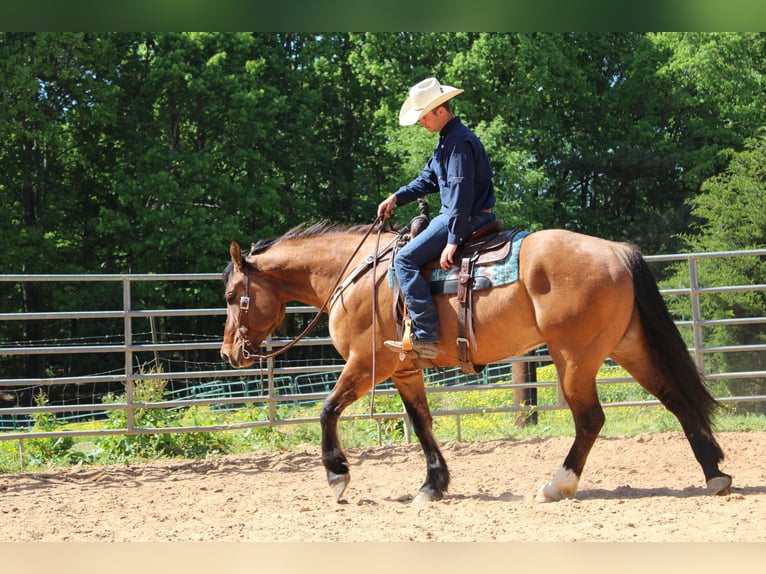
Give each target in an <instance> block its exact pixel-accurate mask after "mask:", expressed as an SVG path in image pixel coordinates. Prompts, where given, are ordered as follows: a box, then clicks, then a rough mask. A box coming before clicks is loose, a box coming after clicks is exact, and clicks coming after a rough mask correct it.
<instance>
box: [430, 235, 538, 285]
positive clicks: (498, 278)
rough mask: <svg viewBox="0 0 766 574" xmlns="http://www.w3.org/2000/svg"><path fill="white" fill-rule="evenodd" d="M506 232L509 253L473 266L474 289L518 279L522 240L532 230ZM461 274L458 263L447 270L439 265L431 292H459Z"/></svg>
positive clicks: (433, 274)
mask: <svg viewBox="0 0 766 574" xmlns="http://www.w3.org/2000/svg"><path fill="white" fill-rule="evenodd" d="M505 233H506V234H508V235H509V237H510V241H511V248H510V250H509V253H508V255H507V256H506V257H505V258H504V259H502V260H500V261H496V262H493V263H491V264H482V263H478V264H476V265H475V266H474V268H473V285H472V287H471V288H472V289H474V290H480V289H489V288H490V287H499V286H501V285H507V284H508V283H513V282H514V281H517V280H518V278H519V251H520V249H521V242H522V241H523V240H524V238H525V237H526V236H527V235H529V234H530V232H529V231H508V232H505ZM459 274H460V267H458V266H457V265H453V266H452V267H450V268H448V269H446V270H442V269H441V268H439V267H437V268H436V269H433V270H432V271H431V276H430V283H431V293H433V294H434V295H437V294H452V293H457V287H458V275H459Z"/></svg>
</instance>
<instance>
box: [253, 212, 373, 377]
mask: <svg viewBox="0 0 766 574" xmlns="http://www.w3.org/2000/svg"><path fill="white" fill-rule="evenodd" d="M379 221H380V217H376V218H375V221H373V222H372V225H371V226H370V228H369V229H368V230H367V232H366V233H365V234H364V237H362V240H361V241H360V242H359V245H357V247H356V249H355V250H354V252H353V253H352V254H351V257H349V259H348V261H347V262H346V265H345V266H344V267H343V269H342V270H341V272H340V274H339V275H338V279H337V280H336V281H335V285H334V286H333V288H332V289H331V290H330V294H329V295H328V296H327V299H325V302H324V303H322V306H321V307H319V310H318V311H317V314H316V315H315V316H314V318H313V319H312V320H311V323H309V324H308V325H307V326H306V328H305V329H304V330H303V332H302V333H301V334H300V335H298V336H297V337H296V338H295V339H293V340H292V341H290V342H289V343H287V344H286V345H284V346H283V347H280V348H279V349H277V350H276V351H272V352H271V353H266V354H265V355H261V354H259V353H257V352H253V353H251V352H250V351H248V350H247V348H248V347H250V348H251V349H253V351H255V345H253V343H252V341H250V339H249V338H248V336H247V327H246V326H245V325H244V323H243V321H242V319H244V317H245V316H246V315H247V312H248V310H249V309H250V297H249V296H248V295H247V293H249V291H248V273H247V267H246V266H244V265H243V266H242V275H243V288H244V293H245V294H244V295H243V296H242V297H241V298H240V300H239V313H240V316H239V320H238V323H239V329H238V330H239V333H240V335H241V336H242V355H243V356H244V357H245V358H246V359H258V360H260V361H263V360H266V359H273V358H274V357H278V356H279V355H281V354H282V353H285V352H286V351H288V350H289V349H291V348H292V347H294V346H295V345H296V344H297V343H298V341H300V340H301V339H303V338H304V337H305V336H306V335H308V334H309V333H310V332H311V331H312V330H313V329H314V327H316V326H317V325H318V324H319V321H320V320H321V318H322V313H323V312H324V311H325V308H326V307H327V305H328V303H330V301H331V300H332V298H333V296H334V294H335V291H336V289H337V288H338V286H339V285H340V282H341V280H342V279H343V276H344V275H345V274H346V270H347V269H348V266H349V265H351V262H352V261H353V260H354V257H356V255H357V253H359V250H360V249H361V248H362V245H364V242H365V241H366V240H367V238H368V237H369V236H370V233H372V230H373V229H375V225H376V224H377V223H378V222H379ZM383 223H384V222H381V225H380V226H379V227H378V235H377V243H376V247H375V253H376V256H375V257H373V269H376V264H377V249H378V248H377V246H378V245H379V244H380V235H381V233H382V232H383ZM372 277H373V321H374V317H375V311H374V309H375V308H376V306H375V297H374V294H375V293H374V285H375V283H374V282H375V273H374V272H373V276H372ZM374 328H375V325H374V323H373V345H374V337H375V330H374ZM373 349H374V346H373ZM374 357H375V353H374V352H373V367H372V376H373V385H372V386H373V389H374V388H375V382H374V381H375V363H374Z"/></svg>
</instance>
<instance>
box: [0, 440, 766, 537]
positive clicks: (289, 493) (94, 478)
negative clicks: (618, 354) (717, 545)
mask: <svg viewBox="0 0 766 574" xmlns="http://www.w3.org/2000/svg"><path fill="white" fill-rule="evenodd" d="M718 438H719V442H720V443H721V446H722V447H723V449H724V451H725V453H726V456H727V458H726V461H725V462H724V464H723V466H722V469H723V470H724V471H725V472H728V473H729V474H732V475H733V476H734V485H733V489H732V493H731V494H730V495H727V496H710V495H708V494H706V492H705V488H704V480H703V476H702V471H701V469H700V468H699V466H698V465H697V463H696V461H695V460H694V458H693V455H692V453H691V449H690V448H689V445H688V443H687V442H686V439H685V438H684V437H683V435H682V434H680V433H668V434H649V435H643V436H640V437H634V438H600V439H599V440H598V441H597V442H596V445H595V446H594V448H593V451H592V452H591V455H590V457H589V459H588V464H587V465H586V467H585V472H584V474H583V477H582V480H581V482H580V490H579V493H578V496H577V498H575V499H571V500H564V501H562V502H558V503H549V504H539V503H536V502H534V500H533V497H534V494H535V492H536V490H537V488H538V487H539V486H540V485H541V484H542V483H544V482H545V481H547V480H548V479H549V478H550V477H551V476H552V475H553V473H554V472H555V471H556V470H557V469H558V467H559V466H560V465H561V462H562V461H563V458H564V456H565V455H566V452H567V450H568V449H569V446H570V443H571V439H570V438H551V439H531V440H497V441H487V442H470V443H469V442H461V443H447V444H444V445H443V450H444V454H445V457H446V458H447V462H448V464H449V465H450V470H451V472H452V477H453V479H452V485H451V487H450V492H449V493H448V494H447V496H446V497H445V499H444V500H443V501H441V502H435V503H418V504H412V503H411V502H412V498H413V496H414V495H415V494H417V489H418V487H419V486H420V484H421V482H422V480H423V478H424V476H425V461H424V459H423V457H422V454H421V451H420V447H419V445H417V444H411V445H397V446H389V447H374V448H365V449H350V450H349V451H348V453H347V454H348V455H349V459H350V463H351V483H350V485H349V487H348V489H347V490H346V493H345V494H344V500H342V501H341V503H336V502H335V500H334V499H333V496H332V493H331V491H330V489H329V488H328V486H327V485H326V481H325V476H324V470H323V468H322V466H321V462H320V454H319V449H318V447H316V448H315V447H310V448H307V449H306V450H304V451H300V452H278V453H262V452H256V453H253V454H249V455H244V456H226V457H221V458H216V459H209V460H202V461H188V460H164V461H157V462H148V463H145V464H130V465H113V466H107V467H79V468H78V467H75V468H64V469H51V470H50V471H48V472H42V473H31V472H30V473H22V474H6V475H0V542H10V541H16V542H33V541H78V542H90V541H102V542H106V541H109V542H133V541H154V542H158V541H175V542H182V541H187V542H192V541H238V542H244V541H258V542H279V541H293V542H298V541H300V542H305V541H323V542H329V541H343V542H360V541H368V542H383V541H446V542H452V541H474V542H498V541H531V542H541V541H546V542H553V541H562V542H574V541H650V542H656V541H715V542H732V541H740V542H753V541H761V542H763V541H766V433H721V434H719V435H718Z"/></svg>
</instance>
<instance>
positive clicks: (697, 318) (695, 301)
mask: <svg viewBox="0 0 766 574" xmlns="http://www.w3.org/2000/svg"><path fill="white" fill-rule="evenodd" d="M697 263H698V261H697V258H696V257H689V285H690V289H691V303H692V331H693V332H694V360H695V362H696V363H697V369H699V371H700V373H704V372H705V359H704V356H703V354H702V348H703V347H704V345H705V341H704V339H703V337H702V324H701V321H702V309H701V307H700V276H699V267H698V266H697Z"/></svg>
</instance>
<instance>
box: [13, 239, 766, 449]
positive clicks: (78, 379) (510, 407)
mask: <svg viewBox="0 0 766 574" xmlns="http://www.w3.org/2000/svg"><path fill="white" fill-rule="evenodd" d="M764 256H766V249H757V250H748V251H731V252H715V253H694V254H676V255H659V256H646V259H647V261H648V262H649V263H650V264H655V263H656V264H668V263H673V264H679V263H680V264H686V265H688V269H689V285H688V287H683V288H673V289H665V290H663V291H662V294H663V296H665V297H666V299H667V298H672V299H673V300H676V298H677V297H686V298H688V299H689V303H688V309H689V311H688V316H687V317H681V319H679V320H678V321H677V325H678V326H679V328H680V329H682V330H683V329H691V333H692V337H691V339H692V340H693V345H692V347H691V348H690V352H691V353H692V354H693V356H694V359H695V361H696V363H697V366H698V368H699V369H700V370H701V371H702V372H703V373H704V374H705V376H706V378H707V380H708V381H736V380H749V381H755V383H756V384H755V385H754V387H755V388H757V389H761V390H762V389H763V388H764V381H766V371H763V370H759V369H745V370H739V371H726V370H723V371H722V370H719V369H717V367H716V366H715V365H712V366H711V363H710V361H706V358H710V357H713V356H716V355H720V354H724V353H744V354H750V355H754V354H757V353H763V352H764V351H766V344H764V343H763V341H745V342H743V341H732V342H730V343H727V344H723V345H721V344H717V345H706V338H705V332H706V331H707V330H709V329H712V328H715V327H720V326H745V325H755V326H758V325H766V317H763V316H754V317H726V318H723V319H717V318H709V317H704V312H703V308H704V306H703V304H702V302H703V300H704V299H705V298H706V297H709V296H712V295H720V294H727V295H731V294H735V293H757V292H763V291H766V285H764V284H754V285H727V286H702V284H701V282H700V266H701V264H702V263H703V262H705V261H706V260H712V259H722V258H736V257H760V258H762V257H764ZM178 281H183V282H187V283H189V282H200V283H208V282H213V281H215V282H219V283H220V275H219V274H217V273H198V274H167V275H137V274H136V275H130V274H128V275H112V274H93V275H63V274H59V275H0V284H1V283H13V284H17V285H20V284H24V283H26V284H30V283H50V282H59V283H65V284H72V283H93V282H98V283H111V284H117V285H118V286H119V289H120V291H121V297H122V309H109V310H83V311H60V312H56V311H51V312H35V313H20V312H2V313H0V322H11V321H21V322H34V321H63V320H70V321H87V322H94V321H100V320H113V321H119V322H121V324H122V331H121V333H119V336H118V335H117V334H116V333H114V335H115V337H117V338H119V339H121V340H120V341H119V342H117V343H111V344H87V343H79V344H52V343H51V342H50V341H47V342H46V341H42V342H41V341H32V342H21V343H17V344H9V343H8V342H6V343H3V342H0V359H2V358H3V357H14V356H24V357H29V356H34V355H43V356H61V355H65V356H68V357H76V356H78V355H84V354H88V355H93V354H112V355H116V356H118V357H120V356H121V357H122V360H121V361H120V363H121V365H120V367H119V368H118V369H116V372H109V373H97V374H89V375H76V376H62V375H60V374H59V375H56V374H55V373H54V374H51V376H45V377H33V378H24V377H11V378H2V379H0V396H3V395H5V396H6V397H9V396H10V397H13V396H14V392H16V391H18V389H20V388H22V389H26V391H27V392H34V390H38V391H39V390H42V389H51V388H54V387H57V386H59V387H66V386H75V387H77V388H82V387H83V386H84V385H92V386H93V387H94V388H95V387H96V386H98V385H111V386H112V387H114V386H116V387H118V388H119V389H121V390H122V393H119V394H118V395H112V396H111V397H110V399H109V400H105V399H104V398H103V397H97V396H96V395H93V398H91V399H90V400H88V401H86V402H84V403H81V402H79V399H78V402H77V403H74V404H73V403H67V404H64V403H62V404H54V403H49V404H48V403H45V402H44V401H43V404H36V405H32V404H15V405H13V406H5V407H2V408H0V440H19V441H20V445H22V446H23V441H24V440H26V439H32V438H56V437H64V436H80V437H87V436H103V435H130V434H135V435H138V434H155V433H185V432H204V431H207V432H213V431H224V430H237V429H244V428H252V427H260V426H277V425H294V424H302V423H316V422H318V421H319V416H318V413H315V414H308V415H306V416H296V415H294V414H293V415H288V416H284V414H283V413H282V412H281V410H282V409H281V407H282V406H286V405H287V406H289V405H293V406H294V405H305V404H318V403H320V402H321V401H322V400H323V399H324V398H325V396H326V395H327V393H328V392H329V390H330V388H331V387H332V384H333V383H334V382H335V379H336V378H337V374H338V373H339V372H340V371H341V370H342V368H343V363H342V360H341V359H340V357H339V356H337V353H336V354H335V355H333V351H328V354H329V357H327V355H325V358H320V359H316V358H314V359H312V360H310V361H294V362H290V360H289V357H290V354H291V353H293V352H294V350H295V349H304V350H305V349H306V348H308V347H314V348H327V349H330V348H331V342H330V340H329V338H328V337H322V336H318V337H310V338H307V339H304V340H303V341H301V342H299V344H298V345H296V347H295V349H291V350H290V351H289V352H288V353H286V355H285V357H287V358H288V359H286V360H284V361H282V360H280V361H279V362H277V361H275V360H274V359H269V360H268V361H266V362H264V363H262V364H260V365H258V367H257V368H249V369H238V370H233V369H230V368H228V366H226V365H224V364H223V363H222V362H220V361H218V362H217V363H216V362H210V363H207V365H208V367H207V368H195V369H191V368H189V367H188V366H186V367H184V368H181V369H177V370H174V369H170V370H165V369H163V368H161V365H162V363H161V360H162V359H163V358H167V357H170V356H174V355H178V354H183V353H190V352H191V353H207V354H208V355H210V354H217V350H218V348H219V347H220V336H221V334H222V327H223V321H221V323H220V329H218V330H217V331H215V332H210V333H203V334H201V335H202V336H204V337H205V338H206V339H205V340H204V341H202V342H199V341H198V340H188V339H189V338H192V339H193V337H187V338H186V339H185V340H181V341H175V342H170V341H164V342H162V341H159V337H157V333H156V332H155V328H154V327H155V325H154V320H155V319H157V318H163V319H165V320H167V319H169V318H178V317H186V318H188V317H196V318H199V317H221V318H223V317H224V316H225V309H223V305H222V306H221V308H197V309H149V310H142V309H135V308H134V304H135V299H134V297H133V296H132V287H133V286H135V285H136V284H138V283H153V284H156V283H173V282H178ZM315 311H316V310H315V309H314V308H312V307H306V306H295V307H288V315H306V314H313V313H314V312H315ZM145 319H147V320H149V321H150V323H151V325H152V342H145V341H142V340H140V339H141V337H138V336H137V333H136V331H135V330H134V328H135V324H134V323H135V322H136V321H139V320H145ZM199 335H200V334H198V333H197V334H194V337H198V336H199ZM289 340H290V337H289V336H283V337H275V338H269V339H268V340H267V341H265V342H264V344H263V347H264V348H265V350H266V351H271V350H273V349H275V348H278V347H280V346H282V345H284V344H286V343H287V342H288V341H289ZM147 356H149V357H150V359H149V360H147V361H145V362H143V363H142V361H141V358H142V357H147ZM548 361H550V356H548V355H547V354H546V352H545V349H542V350H538V352H537V353H536V354H534V355H529V356H520V357H509V358H507V359H505V360H504V361H501V362H499V363H497V364H495V365H489V366H488V367H487V368H486V369H485V371H484V372H483V373H482V374H480V375H463V374H461V373H459V372H458V370H457V369H443V370H433V371H427V373H426V378H427V380H428V381H429V383H430V384H429V385H428V389H427V392H428V393H429V394H430V395H436V394H441V393H464V392H467V391H481V392H482V393H484V392H492V391H498V390H501V391H508V390H514V389H527V388H539V389H545V388H557V385H558V383H557V381H556V380H555V376H554V377H552V378H551V379H550V380H543V381H536V380H534V381H528V380H525V381H517V382H510V381H511V369H512V365H513V364H518V363H522V362H535V363H538V364H542V363H546V362H548ZM300 362H304V363H305V364H298V363H300ZM754 363H755V364H758V361H755V362H754ZM760 364H762V361H761V362H760ZM2 365H3V363H2V361H0V375H1V374H2V372H3V371H2ZM146 365H150V368H148V369H147V368H146ZM197 366H198V365H197ZM152 382H155V383H158V384H160V383H161V384H163V385H164V384H170V386H171V387H172V386H173V385H172V384H173V383H174V382H178V383H180V385H179V387H178V388H177V389H173V390H171V391H168V390H165V391H164V392H163V396H162V397H161V399H160V400H154V399H156V397H153V398H152V400H145V397H144V396H143V393H142V392H141V389H142V385H149V384H151V383H152ZM630 382H633V381H632V379H630V378H625V377H618V378H605V379H599V384H607V383H630ZM395 393H396V391H395V389H394V388H393V385H392V384H391V383H390V381H387V382H386V383H384V384H382V385H379V386H378V388H377V389H376V391H375V397H384V396H390V395H393V394H395ZM717 398H718V399H719V401H721V402H724V403H735V402H748V403H759V402H764V401H766V395H764V394H761V393H759V392H756V393H754V394H732V395H727V396H724V395H721V396H717ZM0 404H2V403H0ZM603 404H604V406H605V407H633V406H647V405H658V404H659V402H658V401H656V400H652V399H650V398H647V399H646V400H629V401H604V402H603ZM194 406H198V407H201V406H208V407H211V408H217V409H234V408H239V409H242V408H247V407H253V408H257V410H258V413H259V415H258V418H257V420H244V421H237V422H230V423H226V424H216V425H194V424H189V425H184V426H172V427H158V426H145V425H141V424H139V423H137V420H136V414H137V413H138V412H140V411H144V410H146V409H188V408H190V407H194ZM565 407H566V405H565V403H564V401H563V399H562V397H561V394H560V393H558V395H557V399H556V400H555V401H553V402H552V403H548V404H538V405H535V406H534V407H530V405H523V404H504V405H501V406H497V405H495V406H487V407H486V408H484V407H476V408H456V409H452V408H443V409H440V408H437V409H435V410H434V412H433V415H434V416H437V417H440V416H451V417H455V418H456V421H457V428H458V439H459V438H460V437H459V432H460V431H459V429H460V419H461V417H464V416H466V415H482V414H490V413H521V412H523V413H528V412H530V408H532V409H534V410H536V411H545V410H556V409H562V408H565ZM114 412H121V413H124V418H125V425H124V426H122V427H120V428H103V427H101V428H82V427H81V426H78V425H77V424H74V423H75V422H76V421H88V420H94V419H104V418H106V417H108V416H109V415H110V413H114ZM42 416H52V417H54V419H55V421H56V424H55V425H53V427H54V428H52V429H42V430H41V429H40V428H39V426H40V425H36V424H35V421H36V420H38V419H39V418H40V417H42ZM355 418H372V419H373V420H375V421H376V422H377V424H378V429H379V430H380V425H381V422H382V421H384V420H386V419H392V418H393V419H403V420H405V422H406V415H405V413H404V412H373V409H371V410H370V412H369V413H367V414H346V415H344V419H355ZM405 428H406V429H407V430H408V429H409V427H407V425H406V424H405ZM407 436H408V438H409V435H407Z"/></svg>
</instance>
